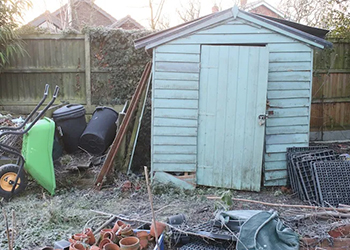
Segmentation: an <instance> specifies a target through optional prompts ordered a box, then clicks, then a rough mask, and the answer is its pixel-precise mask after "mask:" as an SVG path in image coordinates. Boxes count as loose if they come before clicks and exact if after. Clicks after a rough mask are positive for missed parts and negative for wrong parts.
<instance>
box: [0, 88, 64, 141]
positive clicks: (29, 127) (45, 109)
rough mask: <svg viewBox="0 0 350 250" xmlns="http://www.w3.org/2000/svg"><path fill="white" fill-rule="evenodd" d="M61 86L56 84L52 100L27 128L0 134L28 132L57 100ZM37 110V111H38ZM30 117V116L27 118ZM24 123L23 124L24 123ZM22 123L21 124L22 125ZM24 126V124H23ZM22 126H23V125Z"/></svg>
mask: <svg viewBox="0 0 350 250" xmlns="http://www.w3.org/2000/svg"><path fill="white" fill-rule="evenodd" d="M47 85H48V84H47ZM59 89H60V88H59V87H58V86H56V88H55V91H54V94H53V96H52V99H51V101H50V102H49V103H48V104H47V105H46V106H45V108H44V109H43V110H42V111H40V113H39V114H38V115H37V116H36V117H35V119H34V120H33V121H32V122H31V123H30V124H29V126H28V127H27V128H26V129H25V130H21V131H5V132H3V133H1V134H0V137H2V136H5V135H7V134H12V135H23V134H25V133H27V132H28V131H29V130H30V129H31V128H32V127H33V126H34V124H35V123H36V122H37V121H38V120H39V119H40V118H41V117H42V116H43V115H44V114H45V112H46V111H47V110H48V109H49V107H50V106H51V105H52V104H53V103H54V101H55V100H56V98H57V95H58V92H59ZM44 96H45V93H44ZM45 98H46V97H45ZM39 107H40V106H39V105H38V106H37V107H36V108H35V109H36V110H37V109H38V108H39ZM36 110H35V111H36ZM27 119H28V118H27ZM27 119H26V121H27ZM26 121H25V122H24V124H25V123H26ZM22 125H23V124H22ZM22 125H21V126H22ZM23 126H24V125H23ZM23 126H22V127H23Z"/></svg>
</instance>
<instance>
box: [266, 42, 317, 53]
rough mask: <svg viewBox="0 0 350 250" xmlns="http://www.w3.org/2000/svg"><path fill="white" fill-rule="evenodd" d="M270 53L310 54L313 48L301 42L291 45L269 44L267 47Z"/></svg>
mask: <svg viewBox="0 0 350 250" xmlns="http://www.w3.org/2000/svg"><path fill="white" fill-rule="evenodd" d="M267 47H268V48H269V51H273V52H294V53H295V52H310V51H311V50H312V48H310V47H309V46H307V45H305V44H303V43H300V42H291V43H269V44H268V45H267Z"/></svg>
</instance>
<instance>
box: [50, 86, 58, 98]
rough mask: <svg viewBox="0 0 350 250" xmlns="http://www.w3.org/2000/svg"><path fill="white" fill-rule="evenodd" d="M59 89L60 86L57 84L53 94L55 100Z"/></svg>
mask: <svg viewBox="0 0 350 250" xmlns="http://www.w3.org/2000/svg"><path fill="white" fill-rule="evenodd" d="M59 91H60V87H58V86H57V85H56V87H55V91H54V92H53V96H52V98H53V99H54V100H55V99H56V98H57V96H58V92H59Z"/></svg>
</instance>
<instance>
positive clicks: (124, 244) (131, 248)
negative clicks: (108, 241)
mask: <svg viewBox="0 0 350 250" xmlns="http://www.w3.org/2000/svg"><path fill="white" fill-rule="evenodd" d="M119 245H120V249H121V250H139V248H140V240H139V239H138V238H137V237H133V236H131V237H126V238H123V239H121V240H120V242H119Z"/></svg>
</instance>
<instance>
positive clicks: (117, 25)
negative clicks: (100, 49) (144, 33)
mask: <svg viewBox="0 0 350 250" xmlns="http://www.w3.org/2000/svg"><path fill="white" fill-rule="evenodd" d="M127 22H130V23H132V24H133V25H135V26H136V27H137V28H139V29H144V28H145V27H143V26H142V25H141V24H139V23H138V22H137V21H136V20H135V19H133V18H132V17H131V16H130V15H127V16H126V17H123V18H122V19H119V20H118V21H116V22H114V23H113V24H111V25H110V26H109V27H110V28H114V29H116V28H120V27H121V26H123V24H125V23H127Z"/></svg>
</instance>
